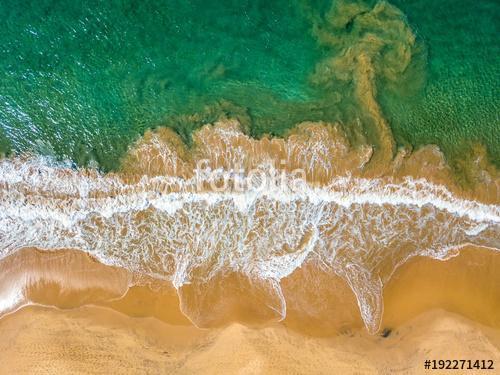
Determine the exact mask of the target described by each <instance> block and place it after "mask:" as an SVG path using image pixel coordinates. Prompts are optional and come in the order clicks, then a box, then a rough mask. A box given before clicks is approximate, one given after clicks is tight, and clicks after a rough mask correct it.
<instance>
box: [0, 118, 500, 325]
mask: <svg viewBox="0 0 500 375" xmlns="http://www.w3.org/2000/svg"><path fill="white" fill-rule="evenodd" d="M194 140H195V146H194V149H193V152H192V153H191V154H190V156H187V153H186V150H185V149H183V147H185V146H183V145H181V143H180V141H179V140H178V139H176V138H175V136H173V135H172V134H170V133H168V134H162V133H161V132H151V133H148V134H147V135H146V136H145V138H144V139H143V140H141V141H139V142H138V144H137V145H136V147H135V148H134V149H133V150H131V152H130V153H129V158H131V159H129V160H125V161H124V170H123V171H121V172H120V173H115V174H107V175H104V174H100V173H98V172H96V171H92V170H83V169H74V168H71V167H70V166H68V165H64V164H60V163H59V164H58V163H55V162H53V161H51V160H48V159H44V158H40V157H37V158H28V159H21V158H19V159H5V160H2V161H1V162H0V186H1V187H2V188H1V189H0V208H1V209H0V257H1V259H6V258H7V257H8V256H9V255H12V254H14V253H15V252H16V251H18V250H19V249H22V248H26V247H36V248H39V249H45V250H54V249H79V250H82V251H84V252H86V253H88V254H90V255H92V256H93V257H95V258H96V259H97V260H98V261H99V262H101V263H103V264H105V265H112V266H117V267H120V268H123V269H126V270H128V271H130V272H132V273H134V274H139V275H145V276H147V277H150V278H154V279H160V280H166V281H168V282H170V283H171V284H172V285H173V286H174V287H175V288H176V289H177V290H178V291H179V297H180V299H181V307H182V309H183V311H184V313H185V314H186V315H187V316H188V318H190V319H191V320H192V321H193V322H194V323H195V324H196V323H197V321H196V317H195V316H194V315H193V314H191V313H190V309H189V307H187V306H186V302H185V301H184V302H183V295H182V291H181V289H182V287H183V286H185V285H189V284H192V283H206V282H208V281H210V280H211V279H213V278H215V277H217V276H220V275H225V274H229V273H238V274H242V275H245V276H246V277H248V278H249V279H251V280H255V281H256V282H259V283H261V284H262V285H264V287H265V288H266V290H267V293H269V294H270V295H271V296H272V300H273V301H275V302H273V303H270V307H271V308H272V309H273V310H275V312H276V314H277V317H278V318H279V319H283V318H284V317H285V316H286V300H285V297H284V296H283V293H282V290H281V286H280V281H281V280H282V279H283V278H285V277H287V276H289V275H290V274H292V273H293V272H294V271H295V270H297V269H298V268H300V267H303V266H304V265H306V264H313V265H315V266H316V267H318V268H320V269H321V270H323V271H324V272H328V273H332V274H335V275H338V276H340V277H341V278H343V279H344V280H345V281H346V282H347V283H348V285H349V286H350V287H351V289H352V291H353V292H354V294H355V296H356V298H357V302H358V306H359V310H360V312H361V316H362V319H363V321H364V323H365V325H366V327H367V329H368V330H369V331H370V332H372V333H374V332H376V331H377V330H378V329H379V325H380V321H381V317H382V311H383V301H382V289H383V286H384V284H385V283H387V281H388V280H389V279H390V277H391V275H392V274H393V273H394V271H395V270H396V269H397V268H398V267H399V266H400V265H402V264H403V263H404V262H406V261H407V260H408V259H410V258H412V257H415V256H427V257H432V258H436V259H446V258H449V257H451V256H454V255H456V254H457V253H458V250H459V249H460V248H462V247H464V246H466V245H469V244H472V245H475V246H479V247H486V248H489V249H493V250H500V206H499V205H498V204H494V203H491V202H487V201H485V202H480V201H477V200H473V199H469V198H466V197H462V196H460V195H459V194H458V193H457V191H456V190H454V189H453V188H451V187H446V186H444V185H443V184H439V183H436V182H432V181H431V179H430V178H428V177H425V176H423V177H418V176H412V175H411V174H410V173H406V172H405V173H404V174H403V175H398V173H397V171H396V169H397V168H399V170H401V169H404V168H403V167H402V165H410V164H411V163H410V160H409V159H411V156H405V157H403V159H405V158H406V159H405V160H403V162H402V164H399V166H398V167H397V168H396V166H395V164H393V165H391V166H386V167H384V168H382V169H381V168H375V170H376V173H375V172H372V171H373V170H374V168H373V167H372V166H371V163H370V162H369V159H370V155H371V151H370V150H369V149H367V148H366V147H358V148H353V147H350V145H349V144H348V143H347V141H346V140H345V138H343V135H342V134H341V132H340V130H339V129H338V128H337V127H335V126H331V125H326V124H304V125H301V126H299V127H298V128H297V132H296V133H295V134H293V135H291V136H289V137H288V138H287V139H281V140H277V139H273V140H270V139H263V140H253V139H251V138H249V137H247V136H245V135H244V134H243V133H241V132H240V131H239V130H238V126H237V124H235V123H234V122H226V123H220V124H217V125H216V126H213V127H212V126H207V127H204V128H203V129H201V130H200V131H199V132H198V133H197V134H196V135H195V136H194ZM433 152H434V151H432V152H430V154H432V153H433ZM193 155H194V156H193ZM421 158H422V159H423V158H424V156H423V155H421ZM202 159H203V160H205V164H204V165H205V166H204V169H203V170H202V171H200V170H197V169H196V168H194V166H195V165H197V164H198V162H199V161H200V160H202ZM275 160H285V161H286V162H285V163H283V165H282V166H281V169H279V170H278V172H279V173H278V175H279V179H278V180H276V178H275V177H276V172H277V169H276V168H275V165H276V164H277V163H275V162H274V161H275ZM395 160H398V157H396V159H395ZM343 163H344V164H343ZM234 165H240V166H244V167H242V169H241V173H235V169H234V168H231V166H234ZM127 166H133V168H135V169H133V168H132V169H129V170H127V169H126V168H127ZM427 166H428V168H430V169H432V168H431V167H430V166H429V165H427ZM138 168H139V169H140V170H141V171H139V169H138ZM250 168H256V169H257V170H258V171H259V179H260V181H262V180H264V179H266V178H268V180H269V181H273V182H272V183H269V184H265V185H262V184H261V185H259V186H254V185H252V184H251V183H247V184H243V186H245V187H244V189H240V190H236V189H234V185H235V182H236V179H240V180H243V181H246V182H248V179H249V169H250ZM296 168H303V170H304V171H305V172H304V176H305V178H304V179H299V178H298V177H297V175H296V174H294V173H293V171H292V169H296ZM366 171H368V172H366ZM384 171H385V172H384ZM388 171H391V173H390V174H389V173H388ZM214 176H215V177H214ZM214 179H215V180H217V181H216V182H217V183H220V182H221V181H226V182H227V181H229V183H228V185H227V187H226V189H214V188H213V186H214V185H213V183H214ZM496 184H497V181H496V180H495V179H494V178H493V179H491V181H490V185H493V188H494V189H493V190H494V193H493V198H492V199H493V200H495V199H497V195H496V191H497V190H496V188H495V187H496ZM211 186H212V187H211ZM217 186H220V185H217ZM490 190H491V189H490ZM490 200H491V199H490ZM70 277H71V276H70V275H68V279H69V278H70ZM20 288H21V287H20ZM21 289H22V288H21ZM21 289H19V288H17V289H12V290H10V291H6V293H7V294H8V296H3V297H2V301H1V302H0V306H1V310H2V311H3V312H4V313H5V312H8V311H9V309H11V308H12V306H13V305H19V303H20V300H21V299H22V298H23V296H22V291H21ZM8 301H11V302H8ZM12 301H14V302H12Z"/></svg>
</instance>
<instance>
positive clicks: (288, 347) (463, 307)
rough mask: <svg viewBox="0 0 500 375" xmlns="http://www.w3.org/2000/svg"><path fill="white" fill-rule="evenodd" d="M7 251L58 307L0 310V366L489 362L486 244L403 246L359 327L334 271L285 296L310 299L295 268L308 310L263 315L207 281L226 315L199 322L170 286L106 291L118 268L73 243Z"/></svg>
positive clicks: (293, 368) (492, 296) (498, 337)
mask: <svg viewBox="0 0 500 375" xmlns="http://www.w3.org/2000/svg"><path fill="white" fill-rule="evenodd" d="M23 256H24V260H23V259H22V257H23ZM37 257H38V260H37ZM13 260H15V261H17V263H18V264H22V265H24V267H31V269H30V272H31V274H33V275H36V274H38V275H39V276H40V278H39V279H36V280H37V281H35V282H33V283H32V284H31V286H30V288H29V290H28V293H27V295H28V296H29V297H30V298H31V299H32V303H35V304H41V303H43V304H45V305H56V306H59V307H48V306H41V305H31V306H25V307H22V308H20V309H19V310H17V311H15V312H13V313H11V314H8V315H6V316H4V317H3V318H1V319H0V335H1V337H2V340H1V343H0V362H1V363H2V371H1V372H2V373H21V374H22V373H51V374H54V373H57V374H66V373H95V374H101V373H110V372H112V373H124V374H127V373H151V374H160V373H163V374H164V373H181V374H193V373H206V374H217V373H241V374H255V373H257V374H259V373H262V374H264V373H297V374H298V373H310V374H327V373H339V372H342V373H346V374H373V373H381V374H386V373H398V374H420V373H424V368H423V366H424V361H425V360H426V359H436V360H439V359H471V360H476V359H485V360H493V361H494V363H495V365H496V364H498V363H500V319H499V316H498V313H497V312H498V311H499V306H498V304H499V301H500V296H499V293H500V288H499V285H500V277H499V276H498V275H497V274H496V273H495V270H497V269H498V267H499V266H500V265H499V264H498V262H499V261H500V260H499V257H498V256H497V254H495V253H494V252H491V251H488V250H482V249H477V248H467V249H465V250H463V251H462V252H461V254H460V255H458V256H457V257H455V258H452V259H450V260H448V261H438V260H432V259H429V258H415V259H413V260H412V261H410V262H408V263H407V264H405V265H404V266H403V267H401V268H400V269H399V270H398V271H397V272H396V274H395V275H394V276H393V278H392V279H391V281H390V282H389V284H388V285H387V287H386V288H385V290H384V299H385V311H384V319H383V322H382V327H381V330H380V331H379V333H378V334H376V335H370V334H368V333H367V331H366V329H365V328H364V327H363V324H362V322H361V319H360V318H359V312H358V311H357V306H356V303H355V298H354V297H353V296H352V292H349V290H348V288H347V287H346V286H345V285H344V286H342V283H340V282H339V281H338V280H337V281H335V280H333V279H328V278H327V277H326V276H323V278H322V276H321V275H318V274H317V273H316V275H317V276H318V278H319V279H317V280H316V285H321V283H323V284H324V285H327V286H328V288H326V287H325V289H324V291H319V292H320V293H321V294H320V295H322V299H321V300H320V301H316V302H314V301H313V300H312V298H314V294H313V293H310V291H308V289H307V286H306V285H303V287H302V288H299V289H301V292H300V291H296V292H295V293H296V297H300V296H301V294H300V293H303V294H307V295H309V296H310V297H309V299H310V300H309V301H304V299H303V298H295V299H294V298H293V291H294V290H295V289H297V283H301V280H302V281H303V280H304V277H306V276H307V274H309V273H310V271H308V270H307V269H301V270H300V272H298V273H296V274H295V275H293V276H292V277H290V278H289V279H287V280H285V282H284V285H283V287H284V291H285V294H286V295H287V298H288V299H289V300H290V301H294V300H295V301H299V302H301V303H312V304H314V305H315V306H316V307H317V308H316V309H315V310H309V313H308V314H305V313H304V310H303V309H301V308H300V306H299V302H297V303H296V304H294V303H290V304H289V311H288V315H287V318H286V319H285V320H284V321H283V322H281V323H273V322H272V321H267V322H264V318H265V316H260V318H259V319H257V318H256V315H255V314H253V315H252V311H247V314H242V313H241V312H242V311H243V310H244V309H245V308H248V306H249V305H250V302H251V299H250V300H249V301H246V302H245V301H241V304H240V305H239V306H237V305H235V304H234V303H233V305H232V306H231V303H229V304H227V303H226V305H224V303H222V302H221V301H220V300H217V298H216V297H217V296H216V294H217V293H216V292H214V288H213V286H212V287H211V289H210V290H212V294H211V295H209V297H212V298H215V299H212V300H211V301H212V303H213V304H219V305H221V306H219V308H218V309H217V308H212V309H211V310H207V309H206V306H201V307H202V309H203V311H206V312H207V316H209V315H208V313H209V312H212V313H213V312H217V311H219V312H221V311H222V312H223V313H224V314H223V315H222V316H224V317H225V318H226V319H225V320H223V321H221V320H220V319H219V320H217V319H215V320H212V328H205V329H202V328H197V327H195V326H194V325H193V324H192V323H191V322H190V321H189V320H188V319H187V318H186V317H185V316H184V315H183V314H182V312H181V311H180V308H179V300H178V297H177V295H176V293H175V291H173V290H169V289H166V288H161V287H159V286H157V287H156V288H154V287H153V288H151V287H146V286H144V287H139V286H137V287H133V288H131V289H129V290H128V292H126V293H125V295H124V296H122V297H117V296H118V294H119V293H120V292H123V288H124V287H123V283H124V282H126V281H128V280H129V278H130V276H127V275H124V274H123V271H120V270H118V269H116V268H112V267H108V266H103V265H101V264H99V263H97V262H95V261H94V260H92V259H91V258H89V257H88V256H87V255H85V254H83V253H80V252H76V251H60V252H55V253H46V252H40V251H36V250H33V249H31V250H30V249H26V250H25V251H24V252H20V253H19V254H18V257H17V258H16V259H13ZM27 260H29V261H27ZM37 262H38V264H37ZM48 264H52V268H50V267H48ZM64 265H65V266H64ZM4 266H6V267H10V263H6V264H5V261H4ZM37 266H38V267H40V269H45V270H46V275H45V276H44V275H43V274H40V272H37V269H36V267H37ZM65 267H66V268H65ZM10 268H11V267H10ZM40 269H39V270H40ZM39 270H38V271H39ZM55 270H57V272H55ZM18 272H20V273H21V274H22V272H21V271H19V270H18ZM49 275H50V277H51V279H48V278H47V277H48V276H49ZM68 275H73V278H69V276H68ZM76 275H78V276H79V277H75V276H76ZM65 277H66V278H68V279H67V281H65ZM330 277H331V276H330ZM294 279H295V281H294ZM69 280H73V284H71V283H70V282H69ZM99 280H101V282H100V283H99ZM309 281H310V282H312V281H311V280H309ZM3 282H8V280H6V279H4V280H3ZM10 282H12V279H11V280H10ZM328 282H329V284H327V283H328ZM335 282H336V283H337V284H336V285H335V284H332V283H335ZM58 283H61V284H60V285H58ZM318 283H319V284H318ZM62 284H64V285H65V287H63V286H62ZM69 285H72V287H73V288H74V290H69V288H68V286H69ZM235 285H237V284H235ZM227 287H228V284H227V282H226V284H225V288H227ZM113 288H114V290H113ZM343 288H344V289H343ZM235 290H237V288H236V286H235V287H234V289H233V290H232V292H234V291H235ZM326 290H330V294H328V293H326V292H325V291H326ZM297 293H298V294H297ZM349 293H351V295H349ZM205 303H206V305H207V306H208V305H209V301H205ZM336 303H337V304H340V308H339V307H338V306H337V308H335V304H336ZM97 305H99V306H97ZM320 307H321V308H320ZM256 311H259V310H256ZM231 312H232V314H233V315H230V313H231ZM228 314H229V315H228ZM245 317H246V319H245ZM252 317H253V319H251V318H252ZM257 317H258V314H257ZM242 322H243V323H245V324H242ZM429 371H431V370H429ZM479 372H480V370H478V373H479ZM469 373H474V372H473V371H469Z"/></svg>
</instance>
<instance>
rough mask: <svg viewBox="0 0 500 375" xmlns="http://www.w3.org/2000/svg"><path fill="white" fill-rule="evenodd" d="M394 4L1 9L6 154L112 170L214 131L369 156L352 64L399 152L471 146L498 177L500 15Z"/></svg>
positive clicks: (494, 7)
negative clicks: (160, 133)
mask: <svg viewBox="0 0 500 375" xmlns="http://www.w3.org/2000/svg"><path fill="white" fill-rule="evenodd" d="M381 4H382V5H381ZM391 4H393V5H394V7H393V6H389V5H387V6H386V5H383V3H378V2H376V1H361V0H360V1H341V0H333V1H332V0H328V1H327V0H314V1H304V0H292V1H288V0H287V1H282V0H266V1H260V0H254V1H250V0H248V1H244V0H238V1H228V0H220V1H207V0H205V1H201V0H192V1H181V0H151V1H133V0H120V1H118V0H110V1H82V2H75V1H61V0H57V1H56V0H40V1H18V0H16V1H13V0H0V17H1V19H2V26H1V28H2V32H1V33H0V71H1V76H0V77H1V78H0V152H2V153H3V154H13V153H23V152H35V153H40V154H48V155H53V156H56V157H58V158H61V159H69V160H72V161H74V162H75V163H76V164H77V165H89V164H90V165H98V166H99V167H100V168H102V169H103V170H112V169H116V168H117V167H118V166H119V163H120V158H121V157H122V156H123V155H124V153H125V152H126V150H127V148H128V147H129V146H130V144H131V143H132V142H133V141H134V140H136V139H137V138H138V137H140V136H141V134H143V133H144V131H145V130H146V129H148V128H154V127H158V126H169V127H172V128H174V129H175V130H176V131H177V132H178V133H179V134H180V135H181V136H182V137H183V139H184V140H185V141H186V142H189V141H190V134H191V132H192V131H193V129H195V128H197V127H199V126H200V125H202V124H204V123H206V122H210V121H214V120H215V119H217V118H218V117H219V116H221V115H224V116H228V117H237V118H239V119H240V121H241V122H242V123H243V125H244V127H245V130H246V131H247V132H248V133H249V134H251V135H252V136H255V137H260V136H262V135H263V134H271V135H283V134H285V133H286V130H287V129H289V128H291V127H293V126H294V125H295V124H297V123H298V122H301V121H305V120H313V121H317V120H326V121H338V122H341V123H342V124H343V125H344V126H345V129H346V131H347V132H348V133H349V134H350V136H351V138H352V139H353V140H355V139H356V138H359V136H361V137H364V138H366V139H368V140H369V141H373V142H374V143H376V140H375V139H374V136H373V134H372V133H373V132H372V130H371V124H370V122H371V119H370V118H369V116H367V114H366V111H365V109H364V108H363V107H362V106H361V105H360V103H359V100H358V99H357V98H356V93H355V91H356V90H355V86H356V66H357V65H356V64H357V63H356V61H354V62H353V61H351V60H350V59H349V53H350V52H347V51H351V52H352V51H354V52H355V53H358V54H359V53H366V54H367V55H368V56H369V57H370V59H371V61H372V62H373V67H374V71H375V77H374V79H375V85H376V99H377V101H378V102H379V103H380V104H381V108H382V112H383V114H384V116H385V117H386V118H387V119H388V122H389V125H390V126H391V128H392V131H393V134H394V136H395V138H396V141H397V143H398V144H401V145H405V144H411V145H413V146H418V145H422V144H427V143H435V144H438V145H440V147H442V148H443V150H444V151H445V152H446V153H447V155H451V156H454V155H459V151H460V150H461V149H463V147H466V146H467V144H469V143H470V142H475V141H477V142H480V143H482V144H484V145H486V146H487V148H488V151H489V155H490V157H491V159H492V160H493V161H494V162H495V163H496V164H497V165H499V164H500V152H499V151H500V131H499V128H500V122H499V118H498V114H499V107H500V102H499V96H498V87H499V82H500V74H499V73H500V64H499V60H498V59H499V56H500V54H499V48H500V47H499V43H498V35H500V34H499V32H498V27H499V26H498V25H500V22H499V19H498V18H499V16H500V4H499V3H498V2H497V1H493V0H491V1H490V0H483V1H481V2H477V1H476V2H474V1H472V0H470V1H469V0H460V1H451V0H444V1H439V2H438V1H434V0H415V1H405V0H394V1H392V2H391ZM411 33H413V34H414V35H415V36H416V39H415V41H414V42H413V41H411V40H410V39H411V38H409V35H410V34H411ZM374 38H375V39H374ZM374 40H375V41H374Z"/></svg>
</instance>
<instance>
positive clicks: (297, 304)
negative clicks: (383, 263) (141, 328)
mask: <svg viewBox="0 0 500 375" xmlns="http://www.w3.org/2000/svg"><path fill="white" fill-rule="evenodd" d="M14 263H15V264H17V265H18V267H17V271H15V272H14V271H12V272H11V273H9V272H7V271H8V270H9V269H10V270H12V265H11V264H14ZM23 267H24V269H23ZM0 268H1V269H2V270H4V272H3V275H2V278H0V282H1V285H2V289H3V290H8V288H9V286H10V287H12V286H13V285H18V287H24V290H23V294H24V298H26V299H28V301H25V303H21V305H18V306H17V307H15V308H14V311H13V312H10V313H8V314H7V315H6V316H9V315H15V314H16V313H17V312H16V311H19V310H21V309H23V308H26V302H27V303H28V306H29V303H32V304H38V305H42V306H43V305H45V306H56V307H59V308H61V309H63V310H65V309H74V308H80V307H82V306H89V305H96V306H103V307H108V308H111V309H113V310H115V311H117V312H120V313H123V314H126V315H128V316H130V317H153V318H156V319H158V320H161V321H163V322H165V323H167V324H174V325H192V322H196V323H197V325H198V326H201V327H207V328H217V327H223V326H226V325H228V324H231V323H239V324H246V325H248V326H254V327H263V326H267V325H269V324H276V322H277V321H278V320H279V319H278V318H279V316H278V315H276V311H275V310H274V309H273V299H272V296H270V295H269V294H266V290H265V289H262V285H259V284H258V283H252V280H249V279H246V278H245V277H242V275H237V274H233V275H229V276H227V277H225V278H223V279H221V278H215V279H214V280H211V282H209V283H206V284H202V285H192V286H185V287H182V288H181V289H183V290H180V291H176V290H175V289H174V288H173V287H172V286H171V284H170V283H168V282H163V281H159V280H153V279H150V278H146V279H144V278H143V279H142V280H141V279H140V278H138V277H137V275H135V276H134V275H132V274H131V273H130V272H128V271H125V270H123V269H119V268H116V267H110V266H105V265H102V264H100V263H99V262H97V261H96V260H94V259H92V258H91V257H90V256H89V255H87V254H85V253H83V252H81V251H77V250H58V251H41V250H36V249H24V250H21V251H19V252H18V253H17V254H14V255H13V256H11V257H8V259H7V260H5V259H4V260H2V261H1V262H0ZM498 268H500V257H499V256H498V253H497V252H496V251H492V250H486V249H481V248H474V247H468V248H465V249H462V250H461V251H460V253H459V255H457V256H455V257H452V258H450V259H447V260H444V261H443V260H437V259H431V258H427V257H415V258H413V259H410V260H409V261H408V262H407V263H405V264H404V265H402V266H401V267H399V268H398V269H397V270H396V272H395V273H394V275H393V276H392V278H391V279H390V280H389V282H388V283H387V285H386V286H385V287H384V290H383V301H384V312H383V315H382V322H381V326H380V330H379V332H378V333H380V332H382V331H383V330H384V329H392V327H394V326H399V325H402V324H405V323H406V322H407V321H409V320H411V319H413V318H414V317H415V316H416V315H418V314H422V313H424V312H425V311H428V310H432V309H439V308H442V309H446V310H447V311H450V312H452V313H457V314H459V315H462V316H464V317H466V318H468V319H471V320H474V321H476V322H478V323H481V324H485V325H487V326H490V327H492V328H496V329H500V318H499V317H498V316H497V312H498V311H500V275H497V274H496V273H495V270H498ZM16 272H17V273H16ZM26 275H30V276H29V277H28V278H26V277H27V276H26ZM20 282H21V283H22V282H24V286H22V285H21V284H19V283H20ZM134 284H135V285H134ZM141 284H142V285H141ZM281 288H282V290H283V295H284V298H285V301H286V304H287V315H286V317H285V319H284V320H283V322H282V323H281V324H283V325H284V326H286V327H288V328H289V329H292V330H294V331H297V332H300V333H303V334H306V335H310V336H335V335H338V334H339V333H342V332H345V331H349V330H352V329H360V328H362V326H363V322H362V320H361V316H360V312H359V307H358V305H357V302H356V298H355V295H354V293H353V292H352V290H351V289H350V288H349V286H348V285H347V283H346V282H345V281H344V280H342V279H341V278H340V277H339V276H336V275H334V274H329V273H325V272H322V271H321V270H320V269H318V268H317V267H314V266H312V265H306V266H304V267H301V268H299V269H297V270H296V271H294V273H292V274H291V275H290V276H288V277H286V278H284V279H283V280H282V282H281ZM199 293H202V294H203V296H204V297H203V298H202V299H200V298H199V297H198V296H199ZM179 297H181V298H182V299H179ZM269 298H271V299H269ZM183 304H184V305H183ZM186 313H188V315H187V316H186ZM1 319H3V317H2V318H1ZM1 319H0V320H1ZM200 323H201V324H200Z"/></svg>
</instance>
